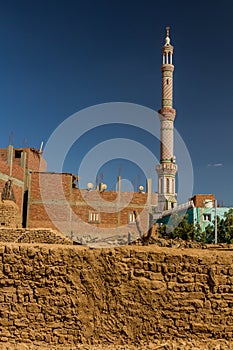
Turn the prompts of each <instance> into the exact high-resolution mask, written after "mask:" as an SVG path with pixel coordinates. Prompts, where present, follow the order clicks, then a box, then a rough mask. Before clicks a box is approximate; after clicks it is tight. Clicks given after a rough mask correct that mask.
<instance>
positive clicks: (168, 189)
mask: <svg viewBox="0 0 233 350" xmlns="http://www.w3.org/2000/svg"><path fill="white" fill-rule="evenodd" d="M167 193H170V182H169V179H167Z"/></svg>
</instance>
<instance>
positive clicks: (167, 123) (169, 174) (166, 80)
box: [156, 27, 177, 211]
mask: <svg viewBox="0 0 233 350" xmlns="http://www.w3.org/2000/svg"><path fill="white" fill-rule="evenodd" d="M169 31H170V28H169V27H166V38H165V44H164V46H163V48H162V56H163V63H162V66H161V72H162V108H161V109H160V110H159V111H158V113H159V118H160V164H158V165H157V166H156V171H157V173H158V210H159V211H164V210H167V209H171V208H174V207H175V206H176V205H177V200H176V193H175V188H176V187H175V176H176V172H177V165H176V164H175V157H174V154H173V146H174V120H175V116H176V110H175V109H174V108H173V71H174V66H173V64H172V55H173V46H172V45H171V44H170V37H169Z"/></svg>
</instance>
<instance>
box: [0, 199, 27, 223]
mask: <svg viewBox="0 0 233 350" xmlns="http://www.w3.org/2000/svg"><path fill="white" fill-rule="evenodd" d="M2 226H6V227H21V226H22V222H21V216H20V213H19V208H18V206H17V205H16V204H15V203H14V202H13V201H8V200H4V201H0V229H1V227H2Z"/></svg>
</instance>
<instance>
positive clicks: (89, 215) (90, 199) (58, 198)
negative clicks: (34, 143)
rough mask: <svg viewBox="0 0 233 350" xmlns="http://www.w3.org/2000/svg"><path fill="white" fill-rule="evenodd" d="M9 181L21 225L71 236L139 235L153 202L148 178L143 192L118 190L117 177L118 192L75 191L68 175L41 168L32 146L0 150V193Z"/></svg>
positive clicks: (73, 179) (40, 159)
mask: <svg viewBox="0 0 233 350" xmlns="http://www.w3.org/2000/svg"><path fill="white" fill-rule="evenodd" d="M9 179H10V180H11V182H12V188H13V192H14V197H15V202H16V204H17V206H18V208H19V214H20V217H21V221H22V226H23V227H28V228H41V227H44V228H52V229H58V230H59V231H61V232H63V233H64V234H65V235H67V236H73V238H76V239H77V238H81V237H86V236H88V235H95V236H96V235H98V234H101V235H103V236H104V235H108V236H109V234H110V235H115V234H123V233H124V234H128V233H129V232H130V233H132V234H137V235H138V234H139V233H144V232H146V231H147V230H148V229H149V227H150V225H151V217H152V215H151V214H152V211H153V207H155V206H156V205H157V193H152V189H151V180H150V179H148V181H147V190H146V192H145V193H144V192H143V193H142V192H134V193H130V192H121V178H120V177H119V178H118V189H117V191H102V190H101V189H95V190H88V189H79V188H78V186H77V183H75V182H76V180H77V178H76V177H75V176H74V175H73V174H71V173H51V172H46V162H45V160H44V159H43V157H42V154H41V153H40V152H39V151H38V150H36V149H34V148H16V149H15V148H13V146H8V148H7V149H0V192H2V191H3V188H4V186H5V184H6V182H7V181H8V180H9Z"/></svg>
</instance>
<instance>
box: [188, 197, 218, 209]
mask: <svg viewBox="0 0 233 350" xmlns="http://www.w3.org/2000/svg"><path fill="white" fill-rule="evenodd" d="M190 199H191V200H192V201H193V203H194V206H195V207H196V208H203V207H204V206H205V201H206V200H210V201H212V204H213V206H214V203H215V197H214V194H196V195H195V196H193V197H192V198H190Z"/></svg>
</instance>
